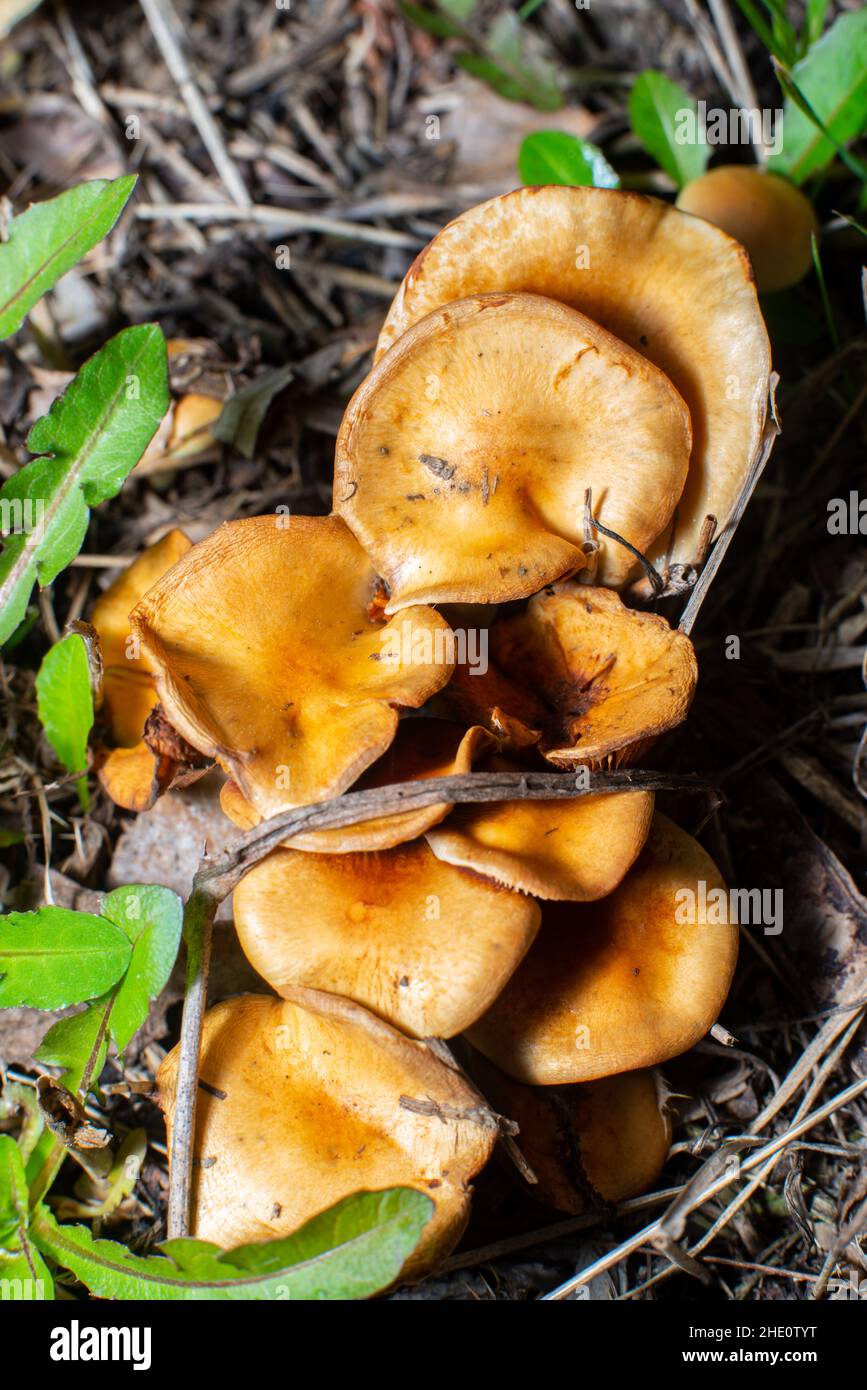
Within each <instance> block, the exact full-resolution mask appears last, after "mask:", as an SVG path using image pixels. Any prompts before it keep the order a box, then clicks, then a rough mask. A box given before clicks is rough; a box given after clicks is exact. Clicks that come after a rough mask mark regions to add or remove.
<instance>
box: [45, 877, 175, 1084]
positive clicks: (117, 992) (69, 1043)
mask: <svg viewBox="0 0 867 1390" xmlns="http://www.w3.org/2000/svg"><path fill="white" fill-rule="evenodd" d="M99 910H100V916H101V917H103V918H105V919H106V921H109V922H111V923H112V924H113V925H114V926H116V927H118V928H119V929H120V930H121V931H122V932H123V934H124V936H125V937H126V939H127V940H128V941H129V942H130V944H131V945H132V954H131V955H130V957H129V964H128V965H127V968H126V972H125V973H124V975H123V976H122V978H121V979H119V980H118V981H117V983H116V984H115V986H114V988H113V989H110V990H109V991H108V992H107V993H106V994H103V995H102V996H101V997H100V998H99V999H94V1000H92V1001H91V1003H90V1004H89V1005H88V1007H87V1008H86V1009H85V1010H84V1011H83V1012H82V1013H78V1014H73V1015H72V1016H71V1017H70V1018H61V1019H59V1020H58V1022H57V1023H55V1024H54V1026H53V1028H49V1030H48V1032H47V1033H46V1034H45V1037H44V1038H43V1039H42V1042H41V1043H40V1044H39V1048H38V1049H37V1052H36V1060H37V1062H42V1063H43V1065H45V1066H51V1067H62V1068H63V1073H64V1083H65V1085H66V1087H67V1088H68V1090H70V1091H76V1092H77V1091H78V1090H79V1088H80V1086H81V1081H82V1077H83V1075H84V1070H85V1067H86V1066H87V1064H88V1062H89V1060H90V1058H91V1057H92V1056H93V1052H94V1049H95V1047H96V1046H97V1042H98V1040H99V1039H100V1038H101V1039H102V1041H101V1043H100V1052H99V1056H98V1057H97V1059H96V1063H95V1065H94V1066H93V1068H92V1074H93V1077H94V1080H96V1079H97V1078H98V1077H99V1074H100V1072H101V1071H102V1068H103V1066H104V1064H105V1054H106V1050H107V1047H108V1038H109V1034H111V1036H112V1038H113V1039H114V1044H115V1047H116V1048H117V1050H118V1052H123V1050H124V1048H126V1047H127V1046H128V1045H129V1043H130V1040H131V1039H132V1037H133V1036H134V1034H135V1033H137V1032H138V1030H139V1028H140V1027H141V1025H142V1024H143V1023H144V1021H145V1019H146V1018H147V1014H148V1009H149V1007H150V1003H151V1001H152V1000H153V999H155V998H156V996H157V995H158V994H159V993H160V991H161V990H163V989H164V988H165V986H166V984H167V982H168V978H169V976H170V975H171V973H172V967H173V966H174V963H175V960H176V958H177V954H178V948H179V946H180V942H181V929H182V926H183V904H182V903H181V900H180V898H179V897H178V895H177V893H173V892H172V891H171V889H170V888H158V887H154V886H153V885H149V884H133V885H131V886H129V887H125V888H115V890H114V892H112V893H108V894H107V895H106V897H105V898H103V900H102V903H101V904H100V909H99Z"/></svg>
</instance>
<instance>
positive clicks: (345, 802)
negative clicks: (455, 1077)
mask: <svg viewBox="0 0 867 1390" xmlns="http://www.w3.org/2000/svg"><path fill="white" fill-rule="evenodd" d="M709 789H710V784H709V783H708V782H706V781H704V780H702V779H701V778H699V777H697V776H695V775H694V774H693V773H663V772H646V771H640V770H637V769H627V770H625V771H618V772H590V771H587V770H586V769H585V770H584V774H583V775H581V776H576V774H575V772H574V771H573V772H470V773H465V774H463V775H459V776H453V777H431V778H429V779H428V780H426V781H424V782H417V781H416V782H395V783H393V784H392V785H391V786H387V787H371V788H369V789H368V790H366V791H360V792H344V793H343V795H342V796H337V797H333V798H332V799H331V800H330V801H321V802H318V803H315V804H314V805H312V806H298V807H294V808H293V809H292V810H291V811H284V812H282V813H281V814H280V815H279V816H273V817H271V819H270V820H264V821H262V822H261V823H260V824H259V825H257V826H255V827H254V829H252V830H249V831H248V832H247V834H246V835H242V836H241V837H240V839H238V840H235V841H234V843H233V844H231V845H229V847H228V848H227V849H226V850H225V851H224V852H223V853H222V854H220V855H217V856H215V857H214V858H205V859H203V860H201V862H200V864H199V867H198V869H197V871H196V875H195V878H194V879H193V886H192V889H191V891H190V896H189V898H188V899H187V902H186V905H185V907H184V939H185V941H186V946H187V976H186V995H185V998H184V1010H183V1016H182V1019H181V1037H180V1045H179V1048H180V1050H179V1062H178V1089H177V1100H176V1103H175V1111H174V1125H173V1130H172V1151H171V1169H170V1171H171V1181H170V1188H169V1216H168V1233H169V1238H170V1239H172V1240H173V1239H175V1237H177V1236H184V1235H187V1234H188V1232H189V1215H190V1196H191V1190H192V1175H193V1168H192V1162H193V1160H192V1154H193V1135H194V1131H195V1122H196V1096H197V1087H198V1069H199V1052H200V1048H201V1040H202V1021H203V1018H204V1013H205V1003H206V996H207V992H208V968H209V964H210V955H211V933H212V929H213V924H214V918H215V916H216V912H217V908H218V907H219V905H220V903H221V902H222V901H223V899H224V898H226V897H228V895H229V893H231V892H232V890H233V889H234V888H236V887H237V885H238V884H239V883H240V881H241V879H242V878H243V877H244V875H245V874H246V873H247V872H248V871H249V870H250V869H252V868H253V866H254V864H258V863H259V861H260V860H261V859H264V858H265V856H266V855H268V854H270V853H271V851H272V850H274V849H277V848H278V847H279V846H280V844H281V843H282V842H283V841H284V840H286V839H288V838H289V837H291V836H294V835H298V834H300V833H301V831H306V830H329V829H332V828H334V827H336V826H344V825H357V824H358V823H359V822H360V821H365V820H372V819H374V818H375V817H378V816H385V815H393V814H395V813H396V812H399V811H407V810H416V809H418V807H420V806H430V805H433V804H435V803H437V802H440V801H446V802H451V803H452V804H458V803H469V802H486V801H521V800H532V801H550V800H553V799H555V798H560V799H564V800H565V799H571V798H574V797H579V796H594V795H601V794H613V793H615V792H623V791H632V790H641V791H707V790H709Z"/></svg>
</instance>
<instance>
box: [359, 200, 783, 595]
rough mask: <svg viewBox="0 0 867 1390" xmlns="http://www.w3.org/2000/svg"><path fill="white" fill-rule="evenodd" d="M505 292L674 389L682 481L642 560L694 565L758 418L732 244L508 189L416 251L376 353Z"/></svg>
mask: <svg viewBox="0 0 867 1390" xmlns="http://www.w3.org/2000/svg"><path fill="white" fill-rule="evenodd" d="M505 290H509V291H529V292H531V293H534V294H541V295H547V296H548V297H549V298H551V299H557V300H560V301H562V302H563V303H564V304H569V305H571V306H572V308H574V309H579V310H581V312H582V313H584V314H587V315H588V316H589V317H590V318H591V319H594V320H595V321H596V322H597V323H599V324H601V325H603V326H604V327H605V328H606V329H608V331H609V332H610V333H614V334H616V335H617V337H618V338H621V339H622V340H623V341H624V342H625V343H628V344H629V345H630V346H631V347H633V348H635V349H637V351H638V352H640V353H642V354H643V355H644V356H645V357H646V358H648V359H649V361H651V362H653V363H655V364H656V366H657V367H659V368H661V370H662V371H663V372H665V374H666V376H667V377H669V379H670V380H671V381H672V382H673V383H674V385H675V386H676V387H677V390H678V391H679V392H680V394H681V395H682V396H683V398H684V400H685V401H686V403H687V405H688V407H689V411H690V415H691V417H692V428H693V447H692V458H691V461H690V469H689V476H688V478H687V482H686V487H685V488H684V492H683V496H682V497H681V499H680V502H679V504H678V508H677V514H676V519H675V524H674V534H673V536H670V534H669V533H668V532H666V533H664V534H663V535H661V536H660V537H659V539H658V540H657V541H656V543H655V544H653V545H651V546H650V548H649V550H648V551H647V552H645V553H647V554H648V558H649V559H651V560H652V561H653V563H654V564H655V565H656V566H657V567H658V568H662V567H663V566H664V565H665V562H666V560H667V558H669V556H670V558H671V559H672V560H674V561H678V562H681V563H686V564H690V563H692V562H693V561H695V559H696V558H697V554H698V551H699V537H700V534H701V530H702V525H703V523H704V520H705V517H707V516H708V515H712V516H714V517H716V519H717V523H718V530H722V529H723V528H724V527H725V526H726V524H727V522H728V520H729V518H730V517H731V514H732V511H733V508H734V505H735V501H736V499H737V497H738V494H739V492H740V489H741V486H742V483H743V480H744V478H745V476H746V474H747V472H748V471H749V468H750V466H751V464H752V462H753V460H754V459H755V458H756V456H757V455H758V453H759V451H760V449H761V447H762V435H763V430H764V425H765V418H766V415H767V404H768V388H769V379H770V345H769V343H768V336H767V332H766V330H765V326H764V323H763V320H762V315H761V311H760V309H759V305H758V300H757V298H756V292H755V286H754V284H753V278H752V272H751V269H750V264H749V260H748V258H747V256H746V254H745V252H744V251H743V249H742V248H741V247H740V246H739V245H738V244H737V242H735V241H733V240H732V239H731V238H730V237H729V236H727V235H726V233H725V232H722V231H720V230H719V228H717V227H713V226H711V224H710V223H708V222H703V221H701V220H700V219H698V218H695V217H690V216H689V215H688V214H686V213H683V212H680V211H679V210H678V209H677V208H674V207H671V206H670V205H669V204H667V203H664V202H661V201H659V200H657V199H655V198H647V197H644V196H643V195H641V194H638V193H631V192H630V193H627V192H622V191H620V190H614V189H603V188H574V187H566V186H563V185H556V186H551V187H545V188H519V189H517V190H515V191H514V192H513V193H507V194H504V195H503V196H502V197H499V198H494V199H492V200H490V201H489V202H486V203H481V204H480V205H479V206H478V207H474V208H470V210H469V211H468V212H465V213H463V214H462V216H460V217H458V218H456V219H455V221H453V222H450V223H449V224H448V226H447V227H444V228H443V230H442V231H441V232H440V233H439V235H438V236H436V237H434V239H433V241H432V242H431V243H430V244H429V245H428V246H427V247H425V249H424V250H423V251H422V252H421V253H420V255H419V256H417V257H416V260H415V261H414V262H413V264H412V265H411V266H410V269H409V270H408V272H407V274H406V276H405V278H404V281H403V284H402V285H401V287H400V289H399V290H398V293H397V295H396V296H395V299H394V302H393V303H392V305H391V308H390V309H389V312H388V316H387V318H386V321H385V324H384V326H383V329H382V333H381V335H380V339H379V344H378V348H377V351H378V355H379V356H380V357H381V356H382V355H383V354H384V353H385V352H386V351H387V350H388V349H389V348H390V347H391V346H392V344H393V343H395V342H396V341H397V340H398V339H399V338H400V336H401V335H402V334H404V333H406V332H407V330H408V329H409V328H411V326H412V325H413V324H415V323H417V322H418V321H419V319H422V318H424V316H425V315H426V314H430V313H431V312H432V311H433V310H435V309H438V308H439V307H440V306H441V305H444V304H448V303H450V302H451V301H452V300H455V299H462V298H464V297H465V296H467V295H477V294H488V293H491V292H499V291H505ZM536 346H537V345H536V344H533V345H532V349H533V350H535V349H536ZM597 495H598V494H597V493H596V492H594V500H596V498H597ZM604 519H605V518H604V516H602V517H601V520H603V521H604ZM613 529H615V530H618V529H619V528H618V527H617V526H616V525H615V526H614V528H613ZM621 534H622V533H621ZM639 549H641V547H640V546H639Z"/></svg>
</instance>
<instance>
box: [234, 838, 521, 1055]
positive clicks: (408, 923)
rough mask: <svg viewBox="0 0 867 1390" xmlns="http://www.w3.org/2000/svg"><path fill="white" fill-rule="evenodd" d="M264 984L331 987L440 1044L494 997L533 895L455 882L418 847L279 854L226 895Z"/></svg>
mask: <svg viewBox="0 0 867 1390" xmlns="http://www.w3.org/2000/svg"><path fill="white" fill-rule="evenodd" d="M234 913H235V926H236V928H237V932H238V939H239V941H240V943H241V948H242V950H243V951H244V954H245V955H246V957H247V959H248V960H249V961H250V964H251V965H252V966H253V968H254V969H255V970H258V972H259V974H260V975H261V976H262V977H263V979H265V980H267V981H268V983H269V984H270V985H271V986H272V988H274V989H275V990H277V992H278V994H283V993H285V991H286V988H287V986H289V987H291V986H294V985H305V986H310V987H311V988H315V989H325V990H330V991H331V992H332V993H334V994H342V995H345V996H346V997H347V998H348V999H355V1000H356V1001H357V1002H358V1003H360V1004H364V1005H365V1006H366V1007H367V1008H368V1009H371V1010H373V1012H374V1013H377V1014H379V1015H380V1017H382V1018H385V1019H387V1020H388V1022H390V1023H393V1024H394V1025H395V1026H396V1027H398V1028H401V1029H403V1031H404V1032H406V1033H410V1034H412V1035H414V1036H415V1037H419V1038H425V1037H441V1038H450V1037H452V1036H454V1034H455V1033H459V1032H461V1031H462V1030H463V1029H464V1028H466V1027H468V1025H469V1024H471V1023H473V1022H475V1020H476V1019H477V1018H478V1017H479V1015H480V1014H483V1013H484V1011H485V1009H486V1008H487V1007H488V1005H489V1004H492V1003H493V1001H494V999H496V997H497V995H498V994H499V992H500V990H501V989H502V988H503V986H504V985H505V983H506V981H507V980H508V979H509V976H510V975H511V974H512V973H513V971H514V970H515V968H516V967H517V965H518V964H519V962H520V961H521V960H522V958H523V957H524V955H525V954H526V952H527V950H528V948H529V947H530V945H531V943H532V941H533V938H534V937H535V935H536V932H537V930H538V926H539V916H540V914H539V908H538V905H537V904H536V903H535V902H534V901H533V899H532V898H527V897H524V896H523V895H521V894H519V893H510V892H508V891H507V890H506V889H504V888H500V887H498V886H497V885H496V884H494V883H492V882H490V880H488V879H484V878H479V877H477V876H476V875H474V874H468V873H464V872H463V871H462V870H460V869H456V868H453V867H452V866H451V865H450V864H443V863H441V862H440V861H439V860H438V859H436V858H435V857H434V855H433V854H432V853H431V851H430V849H429V848H428V847H427V845H426V844H425V843H424V841H423V840H416V841H414V842H413V843H412V844H409V845H403V846H401V847H400V848H398V849H391V850H383V851H380V852H377V853H372V854H304V853H301V852H299V851H297V850H284V849H281V850H277V851H275V853H273V854H270V855H268V857H267V858H266V859H263V860H262V862H261V863H260V864H257V865H256V867H255V868H253V869H252V870H251V871H250V872H249V873H248V874H247V875H246V877H245V878H244V879H242V881H241V883H240V885H239V886H238V888H237V889H236V890H235V896H234Z"/></svg>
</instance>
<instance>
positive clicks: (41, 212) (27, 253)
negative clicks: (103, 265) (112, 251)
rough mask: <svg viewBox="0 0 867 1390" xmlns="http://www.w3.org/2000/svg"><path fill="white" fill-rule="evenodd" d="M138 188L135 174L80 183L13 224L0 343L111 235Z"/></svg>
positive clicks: (1, 266)
mask: <svg viewBox="0 0 867 1390" xmlns="http://www.w3.org/2000/svg"><path fill="white" fill-rule="evenodd" d="M135 184H136V176H135V174H126V175H124V177H123V178H119V179H114V181H113V182H109V180H107V179H95V180H94V181H93V182H92V183H80V184H79V185H78V187H77V188H70V189H69V191H68V192H67V193H61V194H60V196H59V197H57V198H51V199H49V201H48V202H45V203H36V204H35V205H34V206H33V207H31V208H28V209H27V211H26V212H22V213H21V214H20V215H19V216H18V217H13V218H12V220H11V222H10V223H9V224H8V229H7V230H8V240H7V241H5V242H4V243H3V244H2V246H0V338H8V337H9V335H10V334H12V333H16V332H17V331H18V329H19V328H20V327H21V324H22V323H23V322H24V319H25V318H26V317H27V315H28V314H29V312H30V310H31V309H32V308H33V305H34V304H35V303H36V301H37V300H38V299H41V298H42V296H43V295H44V294H45V292H46V290H50V289H51V286H52V285H53V284H54V283H55V282H56V281H57V280H59V279H60V277H61V275H64V274H65V273H66V271H67V270H69V269H70V268H71V267H72V266H74V265H75V263H76V261H80V260H81V258H82V256H84V255H86V254H87V252H88V251H90V250H92V248H93V247H94V246H96V244H97V242H99V241H102V238H103V237H104V236H106V235H107V234H108V233H109V232H110V231H111V229H112V227H113V226H114V224H115V222H116V221H117V219H118V217H119V216H120V214H121V212H122V210H123V207H124V204H125V203H126V201H127V199H128V198H129V196H130V194H131V193H132V190H133V189H134V187H135Z"/></svg>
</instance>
